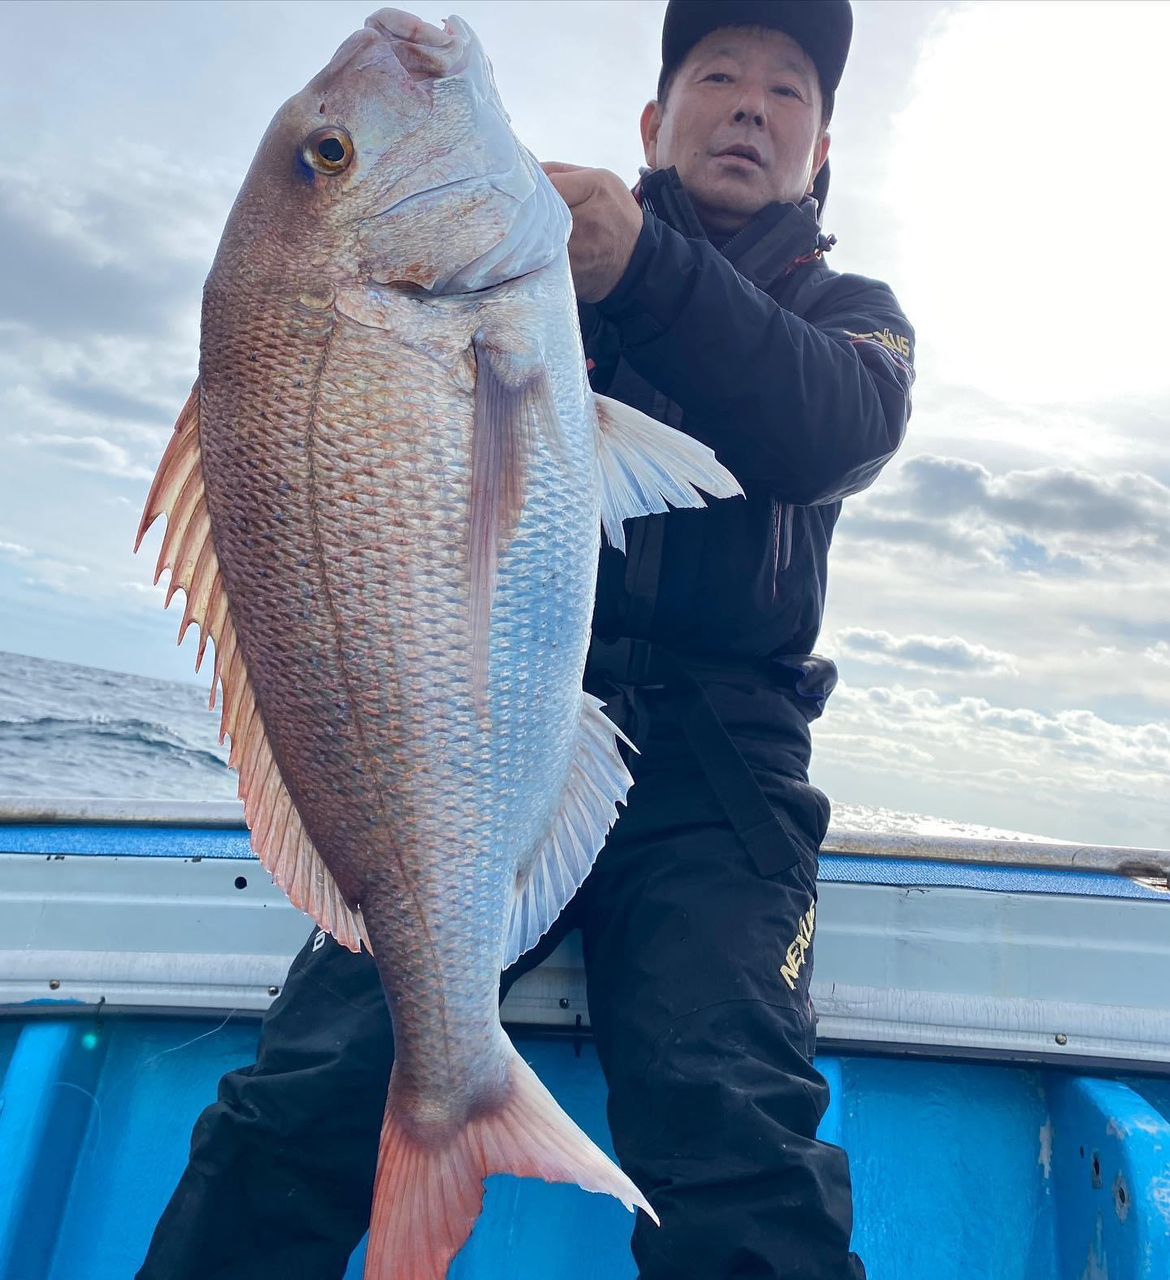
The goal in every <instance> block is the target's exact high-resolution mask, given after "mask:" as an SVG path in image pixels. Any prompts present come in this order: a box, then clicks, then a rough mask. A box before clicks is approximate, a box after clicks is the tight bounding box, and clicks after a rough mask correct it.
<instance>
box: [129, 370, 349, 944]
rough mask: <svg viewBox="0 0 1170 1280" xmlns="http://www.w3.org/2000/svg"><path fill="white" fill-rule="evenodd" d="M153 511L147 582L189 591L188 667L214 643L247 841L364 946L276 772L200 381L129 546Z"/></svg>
mask: <svg viewBox="0 0 1170 1280" xmlns="http://www.w3.org/2000/svg"><path fill="white" fill-rule="evenodd" d="M160 515H165V516H166V517H167V529H166V533H165V535H164V536H163V543H162V549H161V550H160V551H159V557H158V567H157V569H156V571H155V575H154V580H155V582H158V580H159V578H160V577H161V576H162V573H163V570H164V569H168V568H169V569H170V571H171V581H170V587H169V589H168V592H167V604H170V602H171V597H172V596H173V595H174V594H175V592H176V591H179V590H182V591H183V592H184V593H185V595H186V597H187V607H186V609H185V610H184V611H183V622H182V625H181V627H180V630H179V640H180V642H182V639H183V636H184V634H185V633H186V631H187V628H188V627H189V626H191V624H192V623H195V624H196V625H197V626H198V627H199V630H200V633H201V634H200V637H199V653H198V656H197V657H196V662H195V669H196V670H198V669H199V664H200V662H201V661H202V659H203V652H204V649H205V648H206V646H207V641H208V639H211V640H213V641H214V643H215V674H214V676H213V677H212V681H211V705H212V706H214V705H215V694H216V689H217V688H219V689H220V691H221V693H222V699H221V701H222V711H221V713H220V728H219V740H220V742H222V741H223V740H224V738H227V737H230V738H231V741H232V747H231V755H230V757H229V760H228V763H229V764H230V765H231V766H232V767H233V768H234V769H236V770H237V771H238V773H239V795H240V799H241V800H243V802H244V821H245V822H247V824H248V827H249V828H250V830H251V833H252V848H253V850H255V853H256V856H257V857H258V858H259V859H260V861H261V863H262V864H263V865H264V867H265V868H266V869H267V870H268V871H269V872H270V873H271V875H272V878H273V880H274V881H275V882H276V883H277V884H278V885H279V886H280V888H281V889H283V890H284V892H285V893H286V894H287V895H288V897H289V900H290V901H291V902H292V904H293V906H294V907H297V908H299V909H300V910H301V911H304V912H307V913H308V914H309V915H310V916H312V917H313V919H314V920H316V922H317V923H318V925H320V927H321V928H322V929H324V930H325V931H326V932H328V933H331V934H332V935H333V936H334V937H335V938H336V939H337V941H338V942H340V943H341V944H342V945H343V946H346V947H348V948H349V949H350V950H351V951H358V950H360V948H361V944H362V943H363V942H364V943H365V944H366V947H367V949H369V946H370V939H369V936H368V935H367V933H366V926H365V923H364V921H363V920H362V916H361V911H360V910H354V909H353V908H351V907H350V906H349V905H348V904H347V903H346V901H345V899H344V898H343V897H342V896H341V891H340V890H339V889H338V887H337V882H336V881H335V880H334V879H333V876H332V874H331V873H330V871H329V868H328V867H327V866H326V865H325V863H324V862H323V861H322V859H321V855H320V854H319V853H318V852H317V850H316V849H315V848H314V847H313V842H312V841H311V840H310V839H309V836H308V833H307V832H306V831H305V828H304V824H303V823H302V822H301V818H300V815H299V814H298V813H297V809H296V805H294V804H293V801H292V797H291V796H290V795H289V793H288V788H287V787H286V786H285V784H284V779H283V778H282V777H281V775H280V768H279V766H278V765H277V763H276V760H275V757H274V756H273V754H272V748H271V746H270V745H269V742H268V735H267V734H266V733H265V730H264V719H263V716H262V714H261V711H260V708H259V707H258V706H257V704H256V698H255V694H254V693H253V690H252V682H251V680H250V678H249V676H248V670H247V667H246V665H245V663H244V655H243V651H242V650H241V648H240V644H239V637H238V636H237V634H236V629H235V626H234V625H233V623H232V614H231V607H230V604H229V602H228V598H227V590H226V588H225V587H224V583H223V579H222V578H221V576H220V572H219V560H218V559H217V558H216V554H215V546H214V544H213V541H212V537H211V517H210V513H209V512H208V508H207V495H206V492H205V489H204V484H203V462H202V457H201V454H200V450H199V383H198V382H196V384H195V386H194V388H193V389H192V391H191V395H190V396H189V397H188V399H187V403H186V404H185V405H184V406H183V411H182V412H181V413H180V414H179V418H178V421H177V422H176V423H175V432H174V435H172V436H171V439H170V443H169V444H168V445H167V448H166V452H165V453H164V454H163V457H162V461H161V462H160V463H159V468H158V474H157V475H156V476H155V479H154V484H153V485H152V486H151V489H150V495H149V497H148V498H147V500H146V509H145V511H144V512H143V515H142V523H141V525H140V526H139V528H138V540H137V541H136V542H135V544H134V549H135V551H137V550H138V548H139V547H140V546H141V545H142V539H143V537H144V536H145V535H146V531H147V530H148V529H149V528H150V526H151V525H152V524H153V523H154V522H155V520H157V519H158V517H159V516H160Z"/></svg>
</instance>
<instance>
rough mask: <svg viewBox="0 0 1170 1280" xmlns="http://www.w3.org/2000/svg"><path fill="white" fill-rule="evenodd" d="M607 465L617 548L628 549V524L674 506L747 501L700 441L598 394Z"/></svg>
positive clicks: (604, 514)
mask: <svg viewBox="0 0 1170 1280" xmlns="http://www.w3.org/2000/svg"><path fill="white" fill-rule="evenodd" d="M594 400H595V401H596V405H597V426H598V433H597V455H598V460H599V462H600V464H601V524H602V528H603V529H604V530H605V536H606V538H607V539H608V540H609V544H610V546H612V547H616V548H617V549H618V550H619V551H624V550H625V549H626V535H625V532H624V530H623V529H622V521H623V520H628V519H629V518H630V517H631V516H649V515H658V514H660V513H661V512H663V511H666V510H667V508H668V506H670V507H703V506H706V505H707V504H706V503H705V502H704V501H703V498H702V495H701V494H700V493H699V490H700V489H702V490H703V492H704V493H709V494H710V495H711V496H712V497H713V498H734V497H742V496H743V490H742V489H741V488H740V485H739V482H738V481H737V480H736V478H735V477H734V476H733V475H732V474H731V472H730V471H728V470H727V468H726V467H724V466H723V465H722V464H721V463H720V462H718V461H717V460H716V458H715V454H714V452H713V450H711V449H709V448H708V447H707V446H706V445H705V444H700V443H699V441H698V440H695V439H693V438H692V437H691V436H688V435H686V434H684V433H683V432H681V431H676V430H675V429H674V428H673V427H668V426H666V425H665V424H664V423H661V422H656V421H655V420H654V419H653V418H649V417H647V416H646V415H645V414H644V413H641V412H639V411H638V410H637V409H631V408H630V406H629V405H626V404H622V403H621V402H620V401H619V400H611V399H610V398H609V397H608V396H600V395H595V396H594Z"/></svg>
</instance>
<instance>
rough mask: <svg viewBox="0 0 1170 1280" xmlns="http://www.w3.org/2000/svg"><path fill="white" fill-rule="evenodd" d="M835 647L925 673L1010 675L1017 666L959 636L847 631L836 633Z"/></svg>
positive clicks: (1006, 657) (860, 629)
mask: <svg viewBox="0 0 1170 1280" xmlns="http://www.w3.org/2000/svg"><path fill="white" fill-rule="evenodd" d="M837 644H838V646H839V648H840V650H841V652H843V653H844V654H846V655H851V656H853V657H856V658H861V659H863V660H864V661H866V662H881V663H891V664H896V665H898V666H900V667H916V668H919V669H921V670H924V671H937V672H958V673H972V674H979V673H992V674H1001V673H1008V674H1012V673H1014V672H1015V671H1016V662H1015V659H1014V658H1013V657H1012V655H1011V654H1010V653H1002V652H1000V651H999V650H997V649H989V648H987V647H986V646H985V645H981V644H972V643H970V641H967V640H964V639H963V638H962V637H961V636H920V635H910V636H901V637H896V636H892V635H891V634H890V633H889V632H888V631H870V630H867V629H866V628H864V627H846V628H845V629H844V630H843V631H839V632H838V633H837Z"/></svg>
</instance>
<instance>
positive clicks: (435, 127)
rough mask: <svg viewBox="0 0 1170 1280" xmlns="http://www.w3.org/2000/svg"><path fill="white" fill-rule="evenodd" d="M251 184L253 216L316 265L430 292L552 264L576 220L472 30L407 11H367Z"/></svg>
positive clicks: (271, 134) (262, 154)
mask: <svg viewBox="0 0 1170 1280" xmlns="http://www.w3.org/2000/svg"><path fill="white" fill-rule="evenodd" d="M249 182H250V184H251V188H252V191H253V197H254V198H253V199H252V200H251V201H250V209H251V212H252V214H253V218H255V217H256V216H259V217H260V218H262V219H265V220H267V221H268V222H269V223H270V224H277V223H278V224H279V226H276V225H272V226H271V234H273V235H278V236H279V237H280V238H281V239H282V240H283V241H285V243H286V244H290V245H292V246H295V251H296V252H297V253H298V254H300V255H303V256H305V257H306V258H307V259H308V260H310V261H311V262H312V263H313V264H314V265H315V266H316V267H317V268H319V269H321V270H324V271H326V272H327V273H333V274H341V275H344V276H346V277H349V278H350V279H352V277H353V276H355V275H356V276H358V277H359V278H360V279H359V282H361V283H370V284H375V285H396V284H401V285H412V286H415V287H418V288H421V289H423V290H426V291H428V292H430V293H434V294H444V295H446V294H460V293H469V292H476V291H480V290H483V289H487V288H491V287H493V286H496V285H500V284H503V283H505V282H507V281H509V280H512V279H515V278H517V277H519V276H522V275H527V274H528V273H530V272H532V271H535V270H538V269H540V268H541V267H544V266H547V265H548V264H549V263H551V262H552V261H554V260H555V259H556V258H557V257H558V256H560V255H561V254H563V253H564V252H565V246H566V243H567V240H568V233H569V229H570V225H571V219H570V216H569V212H568V209H567V208H566V206H565V204H564V202H563V201H562V200H561V199H560V197H559V196H558V195H557V193H556V191H555V189H554V188H553V186H552V184H551V183H550V182H549V180H548V178H547V176H546V175H545V173H544V171H543V170H542V169H541V167H540V165H539V164H538V163H537V161H536V160H535V158H534V157H533V156H532V155H531V153H530V152H528V151H527V150H526V149H525V148H524V147H523V146H522V145H521V143H520V142H519V140H518V139H517V138H516V135H515V134H514V133H513V131H512V128H511V123H510V121H509V118H508V115H507V112H506V111H505V110H504V107H503V104H502V102H501V100H500V95H499V92H498V90H497V88H496V84H495V79H494V77H493V75H492V68H491V64H490V62H489V61H488V59H487V56H486V54H485V53H484V50H483V47H482V45H481V44H480V42H479V40H478V38H477V37H476V36H475V34H474V32H473V31H472V30H471V28H470V27H469V26H468V25H467V23H465V22H464V21H463V20H462V19H460V18H456V17H452V18H449V19H447V20H446V22H444V24H443V27H442V29H439V28H437V27H435V26H432V25H431V24H430V23H427V22H424V21H422V20H421V19H419V18H416V17H414V16H413V15H411V14H409V13H405V12H403V11H402V10H399V9H380V10H378V12H377V13H375V14H373V15H372V16H371V17H370V18H369V19H368V20H367V22H366V24H365V26H364V27H363V28H362V29H361V30H360V31H356V32H354V33H353V35H351V36H350V37H349V38H348V39H347V40H346V41H345V42H344V43H343V44H342V45H341V47H340V48H339V49H338V50H337V52H336V53H335V54H334V55H333V57H332V58H331V59H330V61H329V63H328V65H327V66H325V67H324V68H323V69H322V70H321V71H320V72H319V73H318V74H317V75H316V76H314V77H313V79H312V80H311V81H310V82H309V83H308V85H306V87H305V88H304V89H303V90H302V91H301V92H300V93H298V94H296V95H295V96H294V97H292V98H290V99H289V101H288V102H286V103H285V105H284V106H283V107H282V108H281V110H280V111H279V112H278V113H277V116H276V118H275V119H274V120H273V122H272V124H271V125H270V126H269V130H268V132H267V134H266V135H265V138H264V141H263V142H262V143H261V147H260V151H259V152H258V153H257V158H256V161H255V162H254V165H253V172H252V173H251V174H250V175H249ZM248 185H249V184H247V183H246V184H245V186H246V187H248ZM258 192H263V194H261V195H260V197H259V198H258V199H257V198H255V196H256V194H257V193H258ZM241 195H243V193H241ZM253 233H254V229H253Z"/></svg>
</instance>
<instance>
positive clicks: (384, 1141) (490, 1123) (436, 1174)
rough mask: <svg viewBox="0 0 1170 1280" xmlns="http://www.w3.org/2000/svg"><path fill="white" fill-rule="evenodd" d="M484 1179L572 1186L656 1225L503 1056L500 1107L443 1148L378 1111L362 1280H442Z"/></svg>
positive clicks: (606, 1162) (541, 1091) (624, 1182)
mask: <svg viewBox="0 0 1170 1280" xmlns="http://www.w3.org/2000/svg"><path fill="white" fill-rule="evenodd" d="M493 1173H510V1174H514V1175H515V1176H517V1177H522V1178H543V1179H545V1180H546V1181H547V1182H575V1183H577V1185H578V1186H580V1187H582V1188H584V1189H585V1190H586V1191H602V1192H606V1193H607V1194H609V1195H612V1196H616V1197H617V1199H619V1200H621V1201H622V1203H623V1204H624V1205H625V1206H626V1208H627V1209H630V1210H633V1209H635V1208H640V1209H644V1210H645V1211H646V1213H648V1214H649V1215H650V1217H651V1218H653V1220H654V1222H655V1223H657V1222H658V1217H657V1215H656V1214H655V1212H654V1210H653V1209H652V1208H651V1207H650V1204H649V1202H648V1201H647V1200H646V1198H645V1196H643V1195H642V1193H641V1192H640V1191H639V1190H638V1188H637V1187H636V1186H634V1184H633V1183H632V1182H631V1181H630V1179H629V1178H628V1177H626V1175H625V1174H624V1173H623V1172H622V1171H621V1170H620V1169H619V1168H618V1167H617V1165H616V1164H614V1163H613V1161H612V1160H610V1158H609V1157H608V1156H607V1155H606V1154H605V1153H604V1152H603V1151H602V1150H601V1148H600V1147H598V1146H597V1145H596V1144H595V1143H594V1142H593V1141H592V1140H591V1139H590V1138H588V1137H587V1136H586V1135H585V1134H584V1133H583V1132H582V1131H581V1129H579V1128H578V1127H577V1125H576V1124H575V1123H574V1122H573V1121H572V1120H571V1119H570V1118H569V1117H568V1116H567V1115H566V1114H565V1112H564V1111H563V1110H562V1109H561V1107H560V1105H559V1104H558V1103H557V1101H556V1099H555V1098H554V1097H553V1096H552V1094H551V1093H549V1091H548V1090H547V1089H546V1088H545V1087H544V1085H543V1084H541V1082H540V1080H539V1079H538V1078H537V1075H536V1073H535V1072H534V1071H533V1070H532V1068H531V1067H530V1066H529V1065H528V1064H527V1063H526V1062H525V1061H524V1059H523V1058H522V1057H521V1056H520V1055H519V1054H518V1053H517V1052H516V1051H515V1049H511V1058H510V1061H509V1064H508V1083H507V1088H506V1091H505V1093H504V1096H503V1100H502V1101H501V1102H499V1103H498V1104H497V1105H496V1106H495V1107H494V1108H493V1109H491V1110H490V1111H484V1112H480V1113H479V1114H477V1115H475V1116H473V1117H472V1118H471V1119H470V1120H469V1121H468V1123H467V1124H466V1125H464V1126H463V1127H462V1128H461V1129H460V1130H459V1131H458V1133H456V1134H455V1136H454V1137H452V1138H450V1139H449V1140H448V1141H447V1142H445V1143H442V1144H439V1145H434V1144H430V1143H425V1142H422V1141H420V1140H419V1139H418V1138H417V1137H416V1136H414V1135H412V1134H411V1133H410V1132H409V1131H408V1129H407V1128H406V1126H404V1125H403V1124H401V1123H399V1121H398V1120H397V1118H396V1116H395V1114H394V1110H393V1108H392V1107H388V1108H387V1112H386V1119H385V1122H384V1124H383V1127H382V1138H381V1144H380V1147H379V1151H378V1173H377V1178H376V1180H375V1184H374V1208H373V1214H372V1216H371V1219H370V1239H369V1245H368V1247H367V1251H366V1270H365V1280H444V1277H446V1275H447V1268H448V1267H449V1266H450V1264H451V1260H452V1259H453V1258H454V1257H455V1255H456V1254H457V1253H458V1252H459V1250H460V1249H461V1248H462V1247H463V1246H464V1244H466V1242H467V1240H468V1237H469V1236H470V1235H471V1230H472V1228H473V1227H474V1226H475V1222H476V1219H477V1218H478V1217H479V1215H480V1212H481V1210H482V1209H483V1196H484V1186H483V1184H484V1179H485V1178H486V1177H488V1175H489V1174H493Z"/></svg>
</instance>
